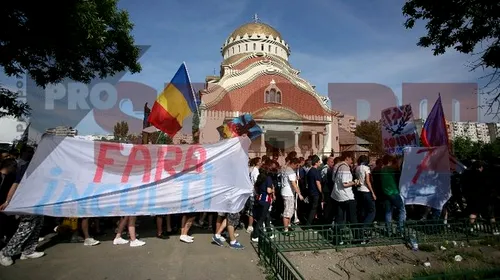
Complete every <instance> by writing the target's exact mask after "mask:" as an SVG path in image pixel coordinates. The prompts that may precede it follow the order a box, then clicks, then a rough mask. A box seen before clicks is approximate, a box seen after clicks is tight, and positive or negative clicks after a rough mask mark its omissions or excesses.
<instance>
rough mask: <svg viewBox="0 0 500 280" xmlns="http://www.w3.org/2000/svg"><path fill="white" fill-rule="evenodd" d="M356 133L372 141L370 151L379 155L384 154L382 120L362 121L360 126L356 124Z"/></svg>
mask: <svg viewBox="0 0 500 280" xmlns="http://www.w3.org/2000/svg"><path fill="white" fill-rule="evenodd" d="M354 135H356V136H358V137H360V138H363V139H365V140H366V141H368V142H370V143H372V144H371V145H370V151H371V152H372V153H374V154H378V155H382V154H384V148H383V145H382V144H383V143H382V128H381V125H380V122H378V121H362V122H361V123H360V124H359V125H358V126H356V131H355V132H354Z"/></svg>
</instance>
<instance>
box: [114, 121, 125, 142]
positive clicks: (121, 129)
mask: <svg viewBox="0 0 500 280" xmlns="http://www.w3.org/2000/svg"><path fill="white" fill-rule="evenodd" d="M113 136H114V137H115V140H117V141H126V140H127V137H128V123H127V122H126V121H121V122H117V123H116V124H115V126H114V127H113Z"/></svg>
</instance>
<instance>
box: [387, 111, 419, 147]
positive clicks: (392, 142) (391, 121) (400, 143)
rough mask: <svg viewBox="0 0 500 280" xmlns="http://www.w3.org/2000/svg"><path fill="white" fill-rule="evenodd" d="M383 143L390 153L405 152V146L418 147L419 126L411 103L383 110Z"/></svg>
mask: <svg viewBox="0 0 500 280" xmlns="http://www.w3.org/2000/svg"><path fill="white" fill-rule="evenodd" d="M381 123H382V143H383V145H384V150H385V152H386V153H388V154H403V148H404V147H417V146H419V143H418V134H417V127H416V126H415V123H414V122H413V111H412V109H411V105H410V104H408V105H403V106H399V107H391V108H387V109H385V110H383V111H382V118H381Z"/></svg>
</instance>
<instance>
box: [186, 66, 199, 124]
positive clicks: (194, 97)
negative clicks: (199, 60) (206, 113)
mask: <svg viewBox="0 0 500 280" xmlns="http://www.w3.org/2000/svg"><path fill="white" fill-rule="evenodd" d="M182 64H184V68H185V69H186V74H187V76H188V80H189V86H190V87H191V94H192V95H193V99H194V101H195V105H196V113H197V114H198V116H200V108H199V106H198V102H197V100H198V99H197V98H196V94H195V93H194V89H193V84H192V83H191V76H189V71H188V68H187V65H186V62H185V61H183V62H182Z"/></svg>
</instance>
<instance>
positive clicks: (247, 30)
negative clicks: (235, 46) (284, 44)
mask: <svg viewBox="0 0 500 280" xmlns="http://www.w3.org/2000/svg"><path fill="white" fill-rule="evenodd" d="M245 34H248V35H249V36H250V35H252V34H264V35H266V36H273V37H274V38H276V37H279V38H281V34H280V33H279V32H278V30H276V29H274V28H273V27H272V26H270V25H268V24H265V23H262V22H251V23H246V24H243V25H242V26H240V27H238V28H236V30H234V31H233V33H231V35H229V38H231V37H232V38H236V37H238V36H240V37H243V36H244V35H245ZM281 39H282V38H281Z"/></svg>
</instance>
